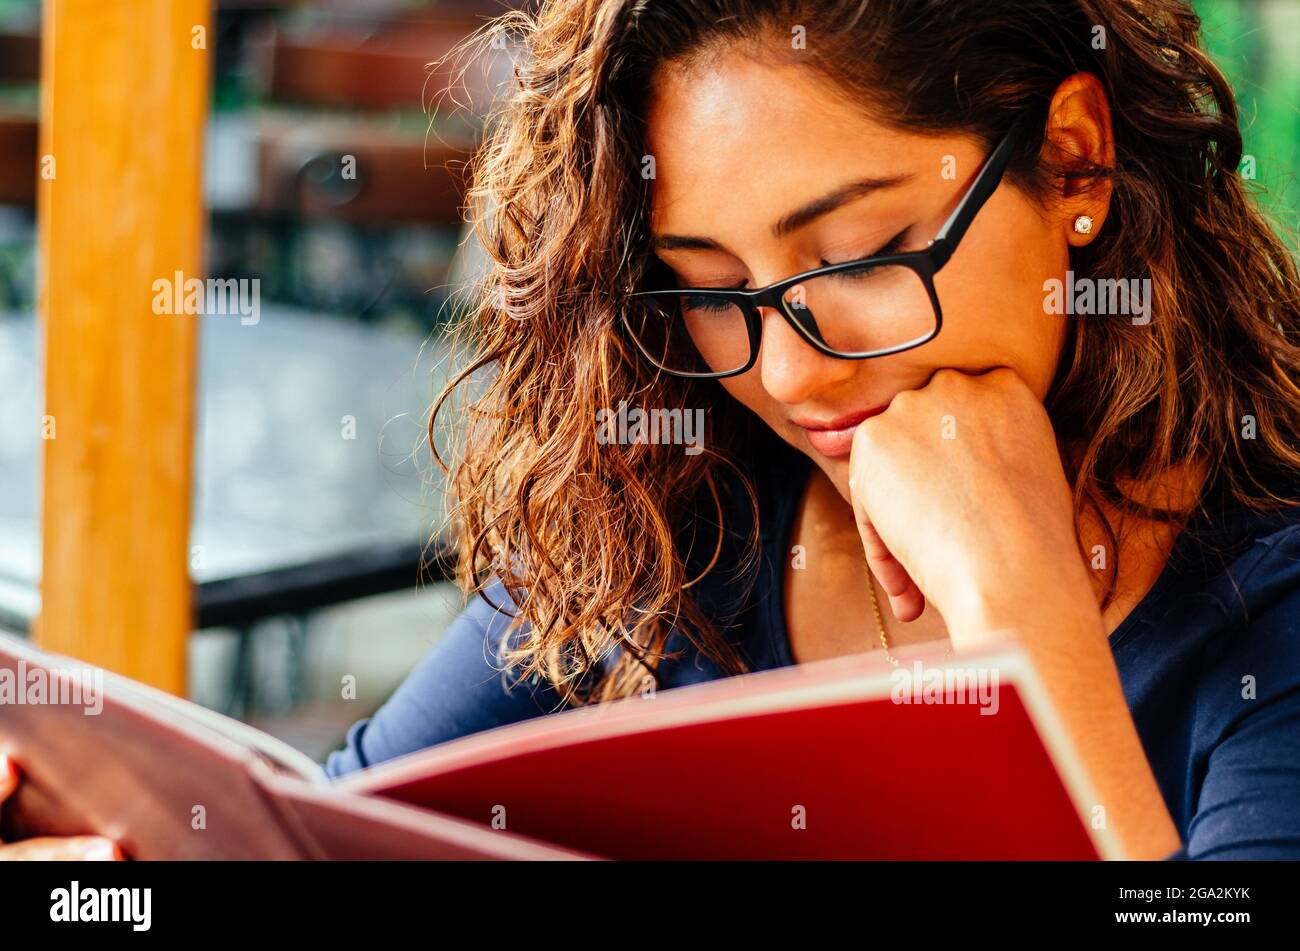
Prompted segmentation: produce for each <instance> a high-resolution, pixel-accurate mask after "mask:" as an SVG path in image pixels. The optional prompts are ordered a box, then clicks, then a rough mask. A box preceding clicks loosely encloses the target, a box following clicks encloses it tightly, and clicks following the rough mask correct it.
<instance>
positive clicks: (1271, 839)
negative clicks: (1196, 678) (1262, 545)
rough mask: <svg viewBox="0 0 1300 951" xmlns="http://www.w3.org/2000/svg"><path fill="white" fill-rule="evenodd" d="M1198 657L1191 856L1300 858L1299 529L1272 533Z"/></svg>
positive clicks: (1189, 838)
mask: <svg viewBox="0 0 1300 951" xmlns="http://www.w3.org/2000/svg"><path fill="white" fill-rule="evenodd" d="M1266 544H1267V545H1268V546H1269V550H1268V552H1267V553H1266V554H1265V556H1264V557H1262V558H1261V559H1260V561H1259V562H1258V563H1257V564H1256V565H1255V566H1254V568H1253V569H1252V570H1251V571H1250V573H1249V575H1248V576H1247V577H1245V578H1243V579H1242V589H1244V590H1245V591H1247V592H1248V593H1249V598H1248V603H1249V605H1250V607H1249V609H1246V608H1244V607H1243V608H1241V609H1240V610H1241V613H1240V615H1239V618H1238V623H1237V624H1236V625H1231V626H1230V627H1229V630H1230V634H1229V636H1228V637H1227V638H1225V641H1224V642H1223V643H1220V644H1217V645H1212V646H1210V648H1209V649H1208V650H1207V653H1206V657H1205V660H1204V668H1203V678H1202V682H1201V695H1200V697H1199V698H1198V707H1199V708H1200V710H1201V711H1202V714H1203V719H1202V720H1201V722H1199V723H1198V724H1197V729H1198V731H1200V733H1201V737H1200V740H1201V742H1199V743H1198V744H1197V746H1198V747H1199V748H1200V749H1202V750H1206V751H1208V755H1206V756H1205V757H1204V760H1203V762H1202V763H1201V764H1200V765H1201V768H1202V769H1203V770H1204V779H1203V781H1202V783H1201V787H1200V793H1199V796H1198V797H1197V799H1196V808H1195V812H1194V814H1193V815H1192V819H1191V822H1190V823H1189V825H1188V829H1187V835H1186V844H1185V851H1186V855H1187V857H1188V858H1190V859H1300V526H1297V527H1295V528H1292V529H1290V530H1288V531H1285V532H1282V533H1279V534H1277V535H1275V536H1273V537H1272V538H1270V539H1268V540H1267V542H1266Z"/></svg>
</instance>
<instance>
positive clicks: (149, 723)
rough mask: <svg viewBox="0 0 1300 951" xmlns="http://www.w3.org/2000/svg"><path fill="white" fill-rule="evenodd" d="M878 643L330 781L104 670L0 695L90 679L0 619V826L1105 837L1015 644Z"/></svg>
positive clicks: (598, 837)
mask: <svg viewBox="0 0 1300 951" xmlns="http://www.w3.org/2000/svg"><path fill="white" fill-rule="evenodd" d="M895 656H896V657H897V658H898V660H899V665H898V666H897V667H894V666H891V665H890V664H889V663H888V661H887V660H886V658H884V657H883V656H881V655H880V654H879V652H873V653H871V654H862V655H856V656H853V657H846V658H837V659H835V660H829V661H821V662H817V663H811V664H804V665H800V666H797V667H791V668H784V669H781V670H774V671H765V672H761V673H755V674H749V675H745V676H741V677H732V678H728V679H726V680H721V681H715V682H711V683H706V684H700V685H698V686H691V687H684V688H678V689H675V690H667V691H661V692H659V693H657V694H654V695H652V696H647V697H638V698H633V699H628V700H622V701H617V702H614V703H608V704H602V705H597V706H591V707H584V708H580V709H576V710H571V711H568V712H564V713H559V714H554V715H550V716H545V717H540V718H538V719H534V720H530V721H527V722H524V723H520V724H515V725H511V726H505V727H501V728H498V729H495V730H489V731H487V732H484V733H480V734H476V735H474V736H470V737H466V738H464V739H460V740H456V741H453V742H450V743H444V744H442V745H440V746H437V747H433V748H430V749H427V750H423V751H420V752H417V753H412V754H410V755H408V756H404V757H401V758H399V759H395V760H392V761H390V762H388V763H384V764H381V765H379V766H376V767H374V768H372V769H369V770H365V771H363V772H360V773H357V774H354V775H351V776H348V777H345V778H343V779H341V780H339V781H337V782H335V783H330V782H329V781H328V780H326V779H325V778H324V776H323V775H322V774H321V773H320V770H319V768H318V767H317V766H316V765H315V764H313V763H311V761H310V760H307V758H306V757H304V756H302V755H301V754H299V753H296V752H295V751H293V750H292V749H290V748H288V747H286V746H285V745H284V744H281V743H279V742H278V741H275V740H273V739H271V738H270V737H267V736H266V735H265V734H261V733H259V732H257V731H256V730H253V729H251V728H250V727H247V726H245V725H243V724H239V723H237V722H236V721H233V720H229V719H227V718H225V717H221V716H219V715H217V714H214V713H212V712H211V711H208V710H205V709H203V708H200V707H197V706H195V705H194V704H190V703H188V702H186V701H183V700H178V699H176V698H174V697H171V696H169V695H165V694H161V693H159V692H157V691H153V690H152V689H150V688H147V687H144V686H142V685H140V684H137V683H134V682H132V681H128V680H125V679H124V678H120V677H115V676H113V675H111V674H104V673H103V672H100V676H101V678H102V688H101V692H100V699H101V700H102V709H101V710H100V712H98V713H95V714H87V713H86V712H85V711H84V710H83V709H81V708H78V707H77V706H76V705H75V704H72V703H59V704H50V703H39V704H31V703H20V702H14V701H13V700H12V699H11V700H8V701H6V700H5V684H6V680H8V681H13V682H15V683H16V682H17V680H18V678H19V675H20V674H21V676H22V678H24V679H25V680H26V682H27V683H28V684H30V683H32V682H34V680H33V678H34V677H35V679H37V680H39V679H40V678H41V677H46V678H60V677H61V678H63V681H64V682H65V683H67V682H69V681H71V680H73V679H76V678H81V679H82V680H83V681H84V682H85V683H87V684H90V683H91V682H92V681H93V679H94V674H93V673H91V672H92V671H93V670H94V669H93V668H87V667H85V666H84V665H78V664H77V663H76V662H75V661H68V660H65V659H58V658H52V657H50V656H49V655H46V654H41V653H39V652H37V651H35V650H33V649H32V648H31V647H30V646H28V645H26V644H24V643H22V642H18V641H13V640H10V639H3V638H0V704H3V705H4V709H3V715H0V752H5V753H7V754H9V755H11V756H13V758H14V759H15V760H16V761H18V762H19V763H21V764H22V766H23V769H24V773H25V777H26V781H25V783H24V785H23V787H20V793H19V796H18V800H19V801H18V802H17V803H16V804H15V805H16V807H17V808H13V809H11V808H10V807H9V806H6V809H5V816H6V824H7V825H9V826H10V828H11V831H21V832H25V833H30V832H37V831H40V832H58V833H83V834H84V833H91V834H102V835H108V836H111V837H112V838H114V839H116V840H117V841H119V842H120V843H121V844H122V846H123V849H124V850H125V851H126V852H127V853H128V854H129V855H132V856H134V857H138V858H295V857H296V858H521V859H523V858H612V859H1095V858H1113V857H1118V856H1119V851H1118V848H1117V847H1116V845H1115V843H1114V840H1113V837H1112V836H1111V835H1110V834H1109V832H1108V831H1107V830H1106V829H1105V828H1104V823H1103V822H1102V821H1100V820H1101V818H1102V817H1104V812H1103V811H1102V810H1101V809H1100V807H1099V806H1098V805H1097V803H1096V801H1095V799H1094V797H1093V796H1092V795H1091V793H1090V792H1089V790H1088V783H1087V781H1086V778H1085V776H1084V774H1083V770H1082V768H1081V765H1080V763H1079V761H1078V759H1077V757H1076V756H1075V754H1074V753H1073V751H1072V750H1071V749H1070V747H1069V744H1068V742H1067V740H1066V738H1065V736H1064V734H1063V732H1062V731H1061V729H1060V727H1059V725H1058V723H1057V718H1056V716H1055V715H1054V713H1053V712H1052V710H1051V708H1050V705H1049V703H1048V701H1047V695H1046V693H1045V691H1044V689H1043V687H1042V685H1041V683H1040V682H1039V680H1038V678H1037V677H1036V675H1035V673H1034V670H1033V668H1032V666H1031V664H1030V663H1029V661H1028V660H1027V658H1026V657H1025V656H1024V655H1023V654H1022V653H1020V652H1018V651H1016V650H1014V649H1011V648H1006V649H990V650H987V651H983V652H980V653H978V654H974V653H972V654H962V655H958V656H956V657H942V658H941V657H938V656H936V655H935V654H933V653H931V652H929V651H927V650H926V649H924V648H913V649H904V650H900V651H896V652H895ZM6 671H10V672H12V673H11V674H10V675H9V676H8V678H6ZM33 671H35V672H37V673H36V674H35V675H34V674H33ZM83 707H84V704H83ZM198 806H201V807H202V815H203V820H204V821H203V827H202V828H196V827H195V821H194V820H195V816H196V815H197V814H198V813H196V811H195V808H196V807H198ZM11 814H12V815H13V816H16V818H11Z"/></svg>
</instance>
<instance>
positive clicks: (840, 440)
mask: <svg viewBox="0 0 1300 951" xmlns="http://www.w3.org/2000/svg"><path fill="white" fill-rule="evenodd" d="M888 408H889V407H888V404H886V405H885V406H873V407H871V408H870V409H865V410H860V411H859V412H856V413H852V414H850V415H848V416H841V417H840V418H839V419H834V420H831V421H829V422H827V423H817V422H813V421H809V420H793V422H794V424H795V425H796V426H799V427H801V428H802V429H803V431H804V434H805V435H806V436H807V437H808V443H809V445H811V446H812V447H813V449H815V450H817V451H818V452H819V453H821V454H822V455H823V456H826V457H827V458H828V459H840V458H843V457H845V456H847V455H848V454H849V452H850V451H851V450H852V449H853V434H854V432H856V431H857V428H858V424H859V423H861V422H862V421H863V420H864V419H870V418H871V417H872V416H878V415H880V414H881V413H883V412H884V411H885V410H886V409H888Z"/></svg>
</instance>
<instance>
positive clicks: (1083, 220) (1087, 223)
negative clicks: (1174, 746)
mask: <svg viewBox="0 0 1300 951" xmlns="http://www.w3.org/2000/svg"><path fill="white" fill-rule="evenodd" d="M1074 230H1075V231H1077V232H1079V234H1092V219H1091V218H1089V217H1088V216H1087V215H1080V216H1079V217H1078V218H1075V219H1074Z"/></svg>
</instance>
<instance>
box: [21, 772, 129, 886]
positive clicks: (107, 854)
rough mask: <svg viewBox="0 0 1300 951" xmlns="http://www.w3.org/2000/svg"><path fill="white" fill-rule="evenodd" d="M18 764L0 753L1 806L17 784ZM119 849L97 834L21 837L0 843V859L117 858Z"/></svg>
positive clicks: (100, 859) (119, 857) (116, 860)
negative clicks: (11, 841)
mask: <svg viewBox="0 0 1300 951" xmlns="http://www.w3.org/2000/svg"><path fill="white" fill-rule="evenodd" d="M20 779H21V777H20V775H19V773H18V764H17V763H15V762H14V761H13V760H11V759H10V758H9V757H8V756H5V755H4V754H3V753H0V807H2V806H3V803H4V801H5V800H6V799H8V798H9V797H10V796H12V795H13V793H14V790H15V789H17V788H18V783H19V780H20ZM122 860H123V855H122V850H121V849H119V848H118V847H117V844H116V843H114V842H113V840H112V839H106V838H104V837H103V836H99V835H73V836H64V837H53V836H49V837H45V838H39V839H23V840H22V841H21V842H13V843H10V844H8V845H4V844H0V862H30V861H51V862H120V861H122Z"/></svg>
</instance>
